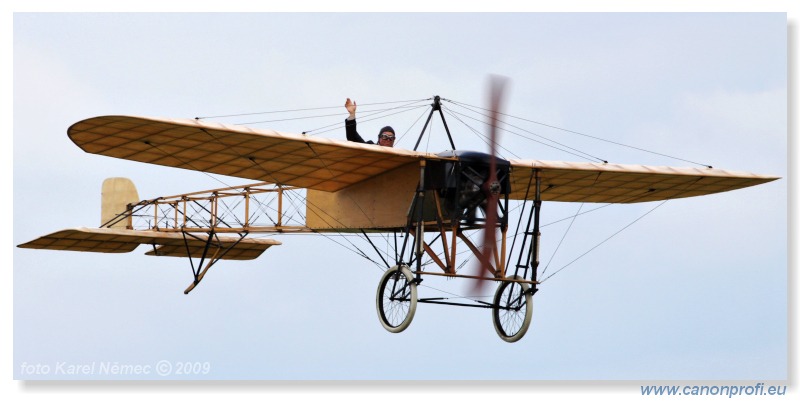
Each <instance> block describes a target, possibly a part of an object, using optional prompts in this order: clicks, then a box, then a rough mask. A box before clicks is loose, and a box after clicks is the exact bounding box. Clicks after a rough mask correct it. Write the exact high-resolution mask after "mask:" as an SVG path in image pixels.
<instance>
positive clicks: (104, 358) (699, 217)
mask: <svg viewBox="0 0 800 402" xmlns="http://www.w3.org/2000/svg"><path fill="white" fill-rule="evenodd" d="M13 30H14V31H13V56H14V59H13V71H14V73H13V88H14V90H13V122H14V123H13V202H14V209H13V212H14V214H13V215H14V219H13V244H14V245H16V244H20V243H23V242H26V241H29V240H31V239H34V238H36V237H38V236H41V235H44V234H46V233H50V232H54V231H56V230H60V229H63V228H70V227H78V226H88V227H96V226H98V225H99V223H100V222H99V213H100V212H99V210H100V196H99V192H100V185H101V183H102V180H103V179H104V178H106V177H116V176H122V177H129V178H131V179H132V180H133V181H134V182H135V183H136V184H137V187H138V191H139V195H140V196H141V197H142V198H153V197H156V196H159V195H172V194H177V193H182V192H191V191H197V190H202V189H210V188H217V187H220V182H223V183H225V184H228V185H237V184H241V183H245V182H246V181H244V180H240V179H234V178H227V177H212V176H209V175H206V174H203V173H199V172H190V171H184V170H179V169H170V168H166V167H160V166H148V165H145V164H141V163H137V162H130V161H124V160H117V159H112V158H108V157H103V156H98V155H91V154H86V153H84V152H82V151H81V150H80V149H78V148H77V147H76V146H75V145H74V144H72V143H71V141H70V140H69V139H68V137H67V136H66V129H67V128H68V127H69V126H70V125H71V124H72V123H74V122H77V121H79V120H82V119H85V118H89V117H93V116H100V115H106V114H126V115H143V116H162V117H186V118H193V117H196V116H220V115H231V114H240V113H251V112H264V111H277V110H287V109H300V108H317V107H331V109H326V112H325V113H330V114H333V115H334V116H330V117H326V118H322V119H319V120H317V119H300V120H286V121H280V122H274V123H273V124H272V125H269V124H264V123H260V124H257V125H254V126H256V127H259V128H273V129H276V130H280V131H288V132H302V131H307V130H311V129H316V128H318V127H322V126H325V125H326V124H335V123H340V122H341V120H343V119H344V118H345V117H346V111H345V110H344V108H343V107H341V108H339V109H337V108H336V107H337V106H341V105H343V103H344V99H345V98H346V97H350V98H353V99H355V100H357V101H358V102H359V104H361V105H367V104H370V103H381V102H388V101H402V100H409V99H425V98H429V97H431V96H433V95H440V96H442V97H444V98H447V99H452V100H457V101H460V102H463V103H467V104H471V105H484V104H485V102H486V83H487V77H488V75H489V74H497V75H502V76H505V77H508V78H509V86H508V91H507V94H506V95H507V96H506V98H505V101H504V106H503V107H504V111H505V112H507V113H508V114H510V115H513V116H519V117H523V118H526V119H529V120H533V121H537V122H544V123H546V124H548V125H551V126H555V127H560V128H564V129H568V130H571V131H574V132H579V133H583V134H588V135H592V136H596V137H601V138H605V139H608V140H611V141H615V142H619V143H624V144H630V145H634V146H636V147H640V148H644V149H648V150H653V151H656V152H658V153H661V154H666V155H670V156H676V157H679V158H682V159H685V160H688V161H697V162H700V163H703V164H710V165H713V166H714V167H718V168H723V169H728V170H737V171H748V172H755V173H760V174H765V175H773V176H780V177H782V179H781V180H778V181H775V182H772V183H768V184H765V185H761V186H757V187H753V188H748V189H744V190H739V191H735V192H730V193H723V194H717V195H711V196H707V197H700V198H694V199H682V200H674V201H670V202H667V203H666V204H664V205H663V206H660V207H658V208H657V209H656V210H654V211H653V212H652V213H649V214H648V215H647V216H646V217H645V218H643V219H642V220H641V221H640V222H637V223H636V224H635V225H633V226H632V227H631V228H630V229H627V230H625V231H623V232H622V233H621V234H620V235H618V236H615V237H613V238H612V239H611V240H609V241H608V242H606V243H604V244H603V245H602V247H598V248H597V249H596V250H594V251H592V252H591V253H590V254H588V255H586V256H585V257H583V258H581V259H580V260H579V261H577V262H575V263H574V264H571V265H569V266H567V267H566V268H564V269H563V270H562V271H559V272H558V273H557V274H556V275H554V276H553V277H551V278H550V279H548V280H547V281H546V282H545V283H543V284H542V285H541V286H540V291H539V292H538V293H537V294H536V295H535V297H534V301H533V306H534V307H533V309H534V311H533V324H532V326H531V328H530V330H529V332H528V333H527V335H526V336H525V337H524V338H523V339H522V340H521V341H519V342H517V343H514V344H508V343H505V342H502V341H501V340H500V339H499V338H498V337H497V336H496V334H495V331H494V329H493V328H492V324H491V321H490V314H489V311H488V310H483V309H466V308H456V307H442V306H432V305H420V306H419V307H418V309H417V314H416V316H415V318H414V321H413V323H412V324H411V326H410V327H409V329H407V330H406V331H404V332H403V333H400V334H391V333H388V332H386V331H385V330H384V329H383V328H382V327H381V326H380V324H379V322H378V320H377V316H376V312H375V306H374V295H375V288H376V286H377V284H378V279H379V278H380V275H381V270H380V269H376V267H375V265H374V264H372V263H370V262H369V261H366V260H364V259H363V258H361V257H359V256H357V255H355V254H354V253H352V252H350V251H348V250H344V249H342V248H341V247H339V246H338V245H336V244H334V243H333V242H332V241H330V239H326V238H322V237H319V236H280V237H277V239H278V240H280V241H282V242H283V245H281V246H278V247H274V248H271V249H269V250H268V251H267V252H265V253H264V255H262V256H261V257H260V258H259V259H257V260H254V261H250V262H224V263H221V264H220V266H218V267H215V268H213V269H212V271H211V273H210V274H209V275H208V276H207V277H206V279H205V280H204V282H203V283H202V284H201V285H200V286H199V287H198V288H197V289H196V290H195V291H194V292H192V293H191V294H190V295H188V296H187V295H184V294H183V292H182V291H183V289H184V288H185V287H186V286H187V285H188V284H189V283H190V282H191V276H190V272H189V268H188V264H187V263H186V262H185V261H184V260H181V259H175V258H160V259H159V258H153V257H149V256H145V255H144V251H145V250H144V248H141V249H140V250H137V251H135V252H133V253H131V254H127V255H103V254H93V253H70V252H54V251H42V250H25V249H19V248H16V247H15V248H14V249H13V251H12V253H13V370H12V374H13V378H14V379H22V380H32V379H44V380H60V379H66V380H74V379H111V380H124V379H135V380H161V379H169V380H176V379H238V380H250V379H255V380H307V379H310V380H544V381H550V380H577V381H612V380H626V381H638V382H645V381H659V380H660V381H671V380H682V381H699V380H707V381H749V380H759V381H774V382H778V381H781V380H785V379H787V378H788V376H789V371H788V367H789V339H788V336H787V332H788V325H789V321H788V318H787V317H788V314H789V308H788V292H789V288H788V282H787V278H788V271H787V267H788V260H787V258H788V243H787V233H788V230H789V228H788V225H787V210H788V205H787V201H788V192H787V188H788V180H787V179H786V177H787V174H788V164H787V149H788V143H787V130H788V122H787V96H788V81H787V67H786V66H787V63H788V59H787V57H788V56H787V16H786V14H784V13H743V14H731V13H697V14H688V13H625V14H618V13H600V14H588V13H565V14H561V13H553V14H534V13H519V14H509V13H491V14H488V13H476V14H458V13H439V14H412V13H400V14H382V13H357V14H356V13H353V14H348V13H341V14H314V13H305V14H259V13H246V14H237V13H232V14H205V13H197V14H184V13H172V14H159V13H141V14H117V13H107V14H87V13H72V14H47V13H17V14H15V15H14V17H13ZM337 113H338V114H337ZM320 114H322V113H320ZM417 117H418V112H416V113H411V115H408V114H403V115H397V116H388V117H386V118H385V120H376V121H369V122H363V123H361V124H360V125H359V129H360V131H362V134H363V133H365V132H366V133H370V132H377V130H378V129H379V128H380V127H382V126H383V125H385V124H391V125H393V126H394V127H395V130H396V131H398V134H400V132H401V131H403V130H406V129H408V130H409V131H411V130H412V129H411V128H412V127H416V126H415V125H414V120H415V119H416V118H417ZM259 119H262V118H261V117H256V118H255V119H251V116H246V117H239V116H237V117H234V118H226V119H222V120H223V121H226V122H233V123H243V122H252V121H258V120H259ZM453 126H454V127H453V129H454V131H458V132H456V133H454V136H455V137H456V140H455V141H456V144H457V146H458V147H459V148H463V149H470V148H471V149H477V150H484V149H485V145H484V144H483V143H481V142H480V141H479V140H477V139H476V138H475V136H474V135H473V134H472V133H470V132H469V130H468V129H466V128H464V127H462V126H459V125H457V124H454V125H453ZM476 127H479V126H476ZM535 127H536V128H534V129H532V130H535V132H536V133H537V134H539V133H541V134H542V135H546V136H548V137H549V138H555V139H557V140H558V141H561V142H564V143H566V144H569V145H570V146H574V147H576V148H579V149H582V150H589V151H590V152H591V153H592V154H596V155H601V157H602V158H603V159H607V160H609V161H610V162H615V163H631V164H652V165H670V166H693V165H691V164H690V163H687V162H685V161H682V160H675V159H670V158H663V157H660V156H657V155H654V154H651V153H643V152H635V151H632V150H631V149H630V148H623V147H616V146H609V145H608V144H607V143H602V142H596V141H587V139H586V137H583V136H580V135H574V134H570V133H568V132H564V131H560V130H553V129H548V128H546V127H543V126H535ZM479 128H480V127H479ZM414 129H415V130H417V131H418V130H419V129H417V128H414ZM434 130H439V131H438V133H439V134H440V136H439V137H438V138H437V139H432V140H431V141H430V142H429V143H426V144H425V145H426V147H427V149H428V150H429V151H431V152H438V151H439V150H443V149H446V148H447V146H446V143H445V142H444V141H443V139H442V137H441V130H440V129H439V128H434ZM317 135H320V136H329V137H333V138H344V131H343V129H341V130H338V131H337V130H332V131H327V132H324V133H320V134H317ZM414 135H416V133H414V134H409V135H408V137H407V138H410V137H413V136H414ZM365 136H366V135H365ZM501 143H502V144H503V146H504V147H505V148H506V149H507V150H509V153H511V154H512V155H504V156H507V157H520V158H525V159H541V160H569V161H584V160H582V159H580V158H578V157H576V156H575V155H571V154H567V153H564V152H561V151H558V150H555V149H553V148H550V147H547V146H544V145H542V144H539V143H536V142H532V141H528V140H524V139H522V138H519V137H518V136H515V135H505V136H504V137H502V138H501ZM461 144H463V145H461ZM397 146H398V147H406V148H411V147H412V146H413V143H412V141H411V140H408V139H404V140H403V141H401V142H399V143H398V144H397ZM655 206H656V205H655V204H643V205H631V206H612V207H609V208H606V209H604V210H603V212H598V213H597V214H592V215H591V216H590V217H587V218H586V219H585V220H584V219H583V218H581V219H578V220H577V221H576V227H575V228H573V229H572V230H571V231H570V234H569V237H568V240H569V243H565V244H564V245H563V246H560V247H559V250H558V254H557V258H556V257H554V258H553V262H554V263H553V266H552V267H550V268H548V269H549V272H553V271H554V270H556V269H558V268H559V267H561V266H564V265H565V264H567V263H569V262H570V261H571V260H572V259H574V258H576V257H578V256H579V255H581V254H582V253H583V252H584V251H585V250H587V249H589V248H590V247H592V246H594V245H595V244H597V243H598V242H600V241H602V240H603V239H605V238H606V237H608V236H609V235H611V234H613V233H614V232H615V231H617V230H619V229H620V228H622V227H623V226H625V225H626V224H627V223H629V222H631V221H633V220H635V219H636V218H637V217H639V216H642V215H643V214H645V213H647V212H648V211H650V210H652V209H653V208H654V207H655ZM578 208H579V205H576V204H557V203H550V204H545V206H544V209H543V212H542V214H543V221H544V222H549V221H553V220H556V219H557V218H562V217H564V216H569V214H571V213H574V212H575V211H576V210H577V209H578ZM583 208H589V206H584V207H583ZM563 232H564V226H563V225H560V226H559V225H553V226H551V227H548V228H546V230H543V241H544V242H545V244H546V245H544V246H543V247H544V248H543V251H542V254H543V255H544V256H547V257H548V258H549V255H550V254H552V253H553V250H554V248H555V247H556V246H557V245H558V243H559V240H560V239H561V237H562V235H563ZM543 260H546V258H543ZM440 286H441V287H447V288H448V289H450V290H454V291H462V290H463V289H464V288H465V286H466V285H465V283H464V282H459V281H443V282H441V284H440V283H436V287H440ZM423 291H426V289H421V291H420V292H421V293H422V292H423ZM428 291H433V289H428ZM387 352H388V353H387ZM162 361H167V362H170V364H172V365H173V367H177V366H179V365H183V364H187V363H189V364H193V365H197V366H199V367H209V370H208V372H205V373H204V372H200V373H194V374H185V375H181V374H174V373H173V374H171V375H169V376H167V377H166V378H164V377H162V376H159V375H158V374H156V373H154V372H151V373H150V374H140V375H139V374H134V375H113V374H110V375H104V374H100V373H97V372H94V373H92V374H88V375H84V374H71V373H63V372H57V371H58V370H56V367H58V366H59V365H61V367H69V366H78V365H80V366H86V365H89V366H91V365H92V364H94V365H98V366H99V365H101V364H111V365H113V364H121V365H141V366H148V365H151V366H155V365H156V364H158V363H159V362H162ZM44 371H48V372H47V373H45V372H44ZM201 371H202V370H201Z"/></svg>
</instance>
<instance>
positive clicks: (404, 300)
mask: <svg viewBox="0 0 800 402" xmlns="http://www.w3.org/2000/svg"><path fill="white" fill-rule="evenodd" d="M375 303H376V306H377V307H378V319H379V320H380V321H381V325H383V327H384V328H386V330H387V331H389V332H394V333H397V332H402V331H403V330H404V329H406V328H408V325H409V324H411V320H412V319H414V313H415V312H416V311H417V284H416V283H415V282H414V276H413V274H412V273H411V270H409V269H408V266H406V265H395V266H394V267H392V268H389V269H388V270H387V271H386V272H384V274H383V276H382V277H381V281H380V282H379V283H378V294H377V296H376V297H375Z"/></svg>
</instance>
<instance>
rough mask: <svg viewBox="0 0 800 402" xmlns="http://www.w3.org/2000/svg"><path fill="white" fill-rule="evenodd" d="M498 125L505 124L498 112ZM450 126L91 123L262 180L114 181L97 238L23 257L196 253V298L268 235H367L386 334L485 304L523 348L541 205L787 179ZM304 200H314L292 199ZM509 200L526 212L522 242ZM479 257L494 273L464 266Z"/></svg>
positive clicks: (136, 156) (107, 119)
mask: <svg viewBox="0 0 800 402" xmlns="http://www.w3.org/2000/svg"><path fill="white" fill-rule="evenodd" d="M494 98H495V99H496V98H497V96H495V97H494ZM432 100H433V102H432V104H431V110H430V113H429V114H428V120H427V122H426V123H425V126H426V127H427V126H428V123H429V122H430V121H431V117H432V116H433V115H434V113H435V112H439V114H440V115H441V117H442V122H443V123H445V122H444V115H443V114H442V103H441V101H442V99H441V98H440V97H438V96H437V97H434V98H432ZM488 117H489V118H490V121H491V122H494V121H495V120H497V119H498V115H497V105H494V106H493V107H492V108H491V109H490V114H489V115H488ZM490 126H491V127H492V128H491V130H494V127H495V124H490ZM444 127H445V129H446V132H447V136H448V139H449V142H450V145H451V148H452V149H450V150H448V151H445V152H441V153H437V154H434V153H428V152H420V151H417V147H418V146H419V143H420V141H419V140H417V146H415V147H414V149H413V150H406V149H398V148H386V147H381V146H377V145H369V144H361V143H354V142H348V141H344V140H338V139H328V138H318V137H312V136H308V135H304V134H290V133H284V132H276V131H271V130H264V129H255V128H248V127H245V126H237V125H228V124H221V123H211V122H206V121H203V120H198V119H164V118H150V117H133V116H100V117H92V118H89V119H86V120H82V121H79V122H77V123H75V124H73V125H72V126H71V127H69V129H68V135H69V138H70V139H71V140H72V141H73V142H74V143H75V144H76V145H77V146H78V147H80V148H81V149H82V150H84V151H86V152H89V153H93V154H99V155H105V156H110V157H115V158H122V159H127V160H132V161H138V162H144V163H150V164H156V165H162V166H168V167H176V168H182V169H189V170H196V171H202V172H208V173H215V174H219V175H227V176H233V177H238V178H245V179H251V180H257V181H258V182H257V183H253V184H248V185H243V186H232V187H225V188H219V189H214V190H207V191H201V192H196V193H189V194H179V195H175V196H168V197H158V198H152V199H146V200H140V199H139V196H138V194H137V191H136V188H135V187H134V186H133V183H132V182H131V181H130V180H128V179H124V178H112V179H108V180H106V181H105V182H104V183H103V187H102V225H101V226H100V227H99V228H75V229H66V230H60V231H57V232H55V233H51V234H48V235H46V236H42V237H40V238H37V239H35V240H32V241H30V242H27V243H24V244H21V245H19V247H23V248H34V249H53V250H74V251H92V252H103V253H125V252H130V251H133V250H134V249H135V248H137V247H138V246H140V245H142V244H146V245H148V246H149V247H150V250H149V251H148V252H147V254H148V255H154V256H179V257H181V256H182V257H188V259H189V261H190V264H191V267H192V271H193V280H192V283H191V284H190V286H189V287H188V288H187V289H186V290H185V293H189V292H190V291H191V290H192V289H194V288H195V287H196V286H197V285H198V284H199V283H200V282H201V280H202V279H203V277H204V276H205V275H206V273H207V272H208V270H209V268H211V267H212V266H213V265H215V264H216V263H217V262H219V261H220V260H249V259H254V258H256V257H258V256H260V255H261V254H262V253H263V252H264V251H265V250H266V249H268V248H269V247H271V246H275V245H279V244H281V243H280V242H278V241H276V240H274V239H272V238H256V237H254V235H257V234H263V233H271V234H275V233H280V234H291V233H322V234H325V233H348V234H359V235H363V236H364V237H365V238H366V239H367V240H368V241H370V244H372V242H371V240H370V237H369V234H374V233H383V234H385V236H386V239H388V241H387V243H389V247H388V248H389V249H390V250H391V253H386V252H382V251H381V250H379V249H378V248H377V247H375V245H374V244H373V245H372V247H373V248H374V250H375V251H376V252H377V254H378V256H379V257H380V259H381V260H382V261H383V265H385V266H386V268H387V269H386V270H385V272H384V274H383V276H382V277H381V278H380V281H379V283H378V289H377V295H376V307H377V311H378V316H379V319H380V322H381V324H382V325H383V327H384V328H386V329H387V330H388V331H390V332H400V331H403V330H404V329H406V328H407V327H408V326H409V324H410V323H411V320H412V319H413V317H414V314H415V311H416V306H417V303H435V304H446V305H456V306H472V307H484V308H488V309H491V312H492V321H493V323H494V327H495V329H496V331H497V333H498V335H499V336H500V338H502V339H503V340H505V341H507V342H515V341H517V340H519V339H521V338H522V337H523V336H524V334H525V332H526V331H527V329H528V327H529V325H530V322H531V314H532V308H531V306H532V304H531V303H532V296H533V295H534V294H535V293H536V291H537V285H539V284H540V281H539V278H538V276H537V275H538V268H539V248H540V218H539V217H540V211H541V209H542V203H543V202H544V201H561V202H582V203H584V202H585V203H641V202H648V201H659V200H670V199H676V198H684V197H695V196H702V195H707V194H713V193H719V192H724V191H730V190H735V189H741V188H744V187H749V186H754V185H758V184H762V183H766V182H769V181H772V180H775V179H777V177H771V176H763V175H757V174H751V173H741V172H732V171H727V170H721V169H716V168H711V167H698V168H673V167H655V166H643V165H618V164H611V163H606V162H597V163H594V162H548V161H541V160H521V159H508V160H506V159H501V158H499V157H496V156H495V152H494V146H493V144H494V140H493V139H494V138H495V136H494V134H492V135H491V138H492V141H491V143H490V151H489V153H482V152H470V151H463V150H456V147H455V144H454V143H453V139H452V136H451V135H450V130H449V128H447V124H446V123H445V124H444ZM425 130H426V129H425V128H423V130H422V133H421V134H420V139H421V138H422V135H423V134H424V133H425ZM298 191H304V192H305V205H304V206H303V205H297V203H296V198H294V197H293V196H292V194H294V193H296V192H298ZM287 200H288V201H290V202H291V203H292V205H291V207H290V208H293V209H300V208H304V209H305V214H304V217H303V219H301V220H300V221H298V220H297V219H296V218H294V217H292V218H289V217H287V214H286V211H287V206H286V201H287ZM509 200H516V201H515V202H518V203H521V205H520V207H519V211H521V212H520V220H519V221H520V222H519V223H518V224H517V225H518V227H519V228H518V229H517V230H516V231H514V232H512V234H511V235H510V236H509V235H508V228H509ZM523 217H524V218H525V219H522V218H523ZM523 221H524V222H523ZM474 233H483V239H482V241H476V240H472V239H471V238H470V235H471V234H474ZM498 233H499V234H498ZM386 234H388V235H386ZM508 240H512V247H511V253H513V252H514V251H513V250H514V248H515V246H514V244H515V243H518V245H517V248H516V250H517V251H516V254H514V255H510V253H509V250H508V249H507V244H508ZM389 254H394V255H389ZM465 255H466V256H467V257H465ZM470 257H477V260H478V261H480V266H482V267H483V269H482V270H481V271H480V272H479V273H474V272H473V274H471V275H467V274H463V273H461V272H459V270H458V268H459V267H460V266H461V265H463V262H462V260H464V259H465V258H470ZM197 259H199V262H198V261H196V260H197ZM423 260H425V261H423ZM430 267H433V269H431V268H430ZM426 275H438V276H444V277H449V278H469V279H474V280H477V281H479V282H478V283H483V281H493V282H495V283H497V289H496V292H495V293H494V298H493V300H492V301H491V302H487V301H474V302H470V303H467V302H451V301H448V300H445V299H444V298H436V297H430V298H423V297H419V296H418V294H417V291H418V289H417V287H418V285H419V284H420V283H421V282H422V281H423V277H425V276H426Z"/></svg>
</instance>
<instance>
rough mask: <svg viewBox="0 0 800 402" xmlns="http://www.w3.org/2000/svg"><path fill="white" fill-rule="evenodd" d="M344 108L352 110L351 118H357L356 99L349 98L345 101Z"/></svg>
mask: <svg viewBox="0 0 800 402" xmlns="http://www.w3.org/2000/svg"><path fill="white" fill-rule="evenodd" d="M344 108H345V109H347V111H348V112H350V117H348V119H349V120H353V119H355V118H356V103H355V102H354V101H351V100H350V98H347V100H346V101H345V102H344Z"/></svg>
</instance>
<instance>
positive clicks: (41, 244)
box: [17, 228, 281, 260]
mask: <svg viewBox="0 0 800 402" xmlns="http://www.w3.org/2000/svg"><path fill="white" fill-rule="evenodd" d="M237 240H239V238H238V237H222V236H220V237H218V238H217V239H214V241H212V243H211V244H212V245H213V247H212V249H214V248H221V249H228V248H230V250H228V251H227V252H226V254H225V255H224V256H223V257H222V259H224V260H252V259H255V258H257V257H258V256H260V255H261V253H263V252H264V251H265V250H266V249H268V248H269V247H271V246H275V245H279V244H281V242H279V241H277V240H272V239H253V238H244V239H242V240H241V241H239V242H238V243H237ZM141 244H151V245H154V246H158V247H157V248H156V249H155V252H153V251H150V252H148V253H146V254H147V255H157V256H174V257H186V256H187V254H186V250H187V247H188V248H189V250H191V255H192V257H200V256H201V255H202V252H203V249H204V248H205V244H206V242H205V238H204V237H203V238H200V239H195V238H192V237H187V240H186V241H184V237H183V235H182V234H181V233H165V232H154V231H144V230H129V229H106V228H96V229H93V228H75V229H66V230H61V231H58V232H55V233H51V234H49V235H46V236H42V237H39V238H38V239H35V240H31V241H29V242H27V243H24V244H20V245H19V246H17V247H21V248H34V249H47V250H71V251H90V252H98V253H128V252H131V251H133V250H134V249H136V247H139V245H141ZM231 247H232V248H231Z"/></svg>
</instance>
